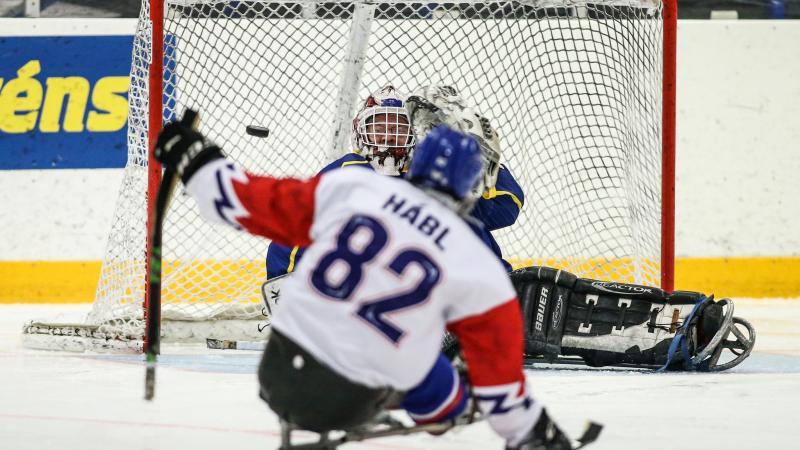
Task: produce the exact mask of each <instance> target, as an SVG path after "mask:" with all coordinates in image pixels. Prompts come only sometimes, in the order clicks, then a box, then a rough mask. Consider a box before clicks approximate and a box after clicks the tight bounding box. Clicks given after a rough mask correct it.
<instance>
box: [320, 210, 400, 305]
mask: <svg viewBox="0 0 800 450" xmlns="http://www.w3.org/2000/svg"><path fill="white" fill-rule="evenodd" d="M361 229H368V230H370V232H371V233H372V237H371V238H370V241H369V243H367V245H365V246H364V248H363V249H362V250H361V251H360V252H356V251H353V250H352V249H351V248H350V238H352V237H353V235H354V234H355V233H356V232H358V231H359V230H361ZM386 241H387V235H386V229H385V228H383V225H381V224H380V222H378V221H377V220H375V219H373V218H372V217H369V216H362V215H357V216H353V218H352V219H350V221H349V222H347V224H346V225H345V226H344V228H343V229H342V231H341V232H340V233H339V237H338V238H337V240H336V248H335V249H333V250H331V251H330V252H328V253H326V254H325V256H323V257H322V259H320V261H319V265H317V268H316V269H314V272H313V273H312V274H311V284H312V285H313V286H314V287H315V288H316V289H317V290H318V291H319V292H320V293H322V294H324V295H326V296H328V297H331V298H335V299H338V300H347V298H348V297H350V295H351V294H352V293H353V291H355V290H356V287H358V284H359V283H360V282H361V276H362V267H363V266H364V264H366V263H368V262H370V261H372V260H373V259H374V258H375V257H376V256H377V255H378V252H380V251H381V250H382V249H383V247H384V246H385V245H386ZM336 261H343V262H345V263H346V264H347V276H346V277H344V279H342V281H340V282H339V283H338V284H335V285H332V284H330V283H329V282H328V279H327V277H326V276H325V274H326V273H327V271H328V269H330V267H331V265H333V263H335V262H336Z"/></svg>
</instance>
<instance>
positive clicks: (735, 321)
mask: <svg viewBox="0 0 800 450" xmlns="http://www.w3.org/2000/svg"><path fill="white" fill-rule="evenodd" d="M719 304H720V305H722V306H723V307H725V317H724V318H723V319H722V325H721V326H720V328H719V330H718V331H717V332H716V334H714V337H712V338H711V340H710V341H709V343H708V344H707V345H706V346H705V347H703V349H702V350H700V352H698V353H697V354H696V355H695V356H693V357H691V359H690V361H689V364H688V365H689V366H690V367H693V369H686V370H687V371H691V370H694V371H698V372H721V371H723V370H728V369H732V368H734V367H736V366H738V365H739V364H741V363H742V361H744V360H745V359H747V357H748V356H750V352H752V351H753V347H754V346H755V343H756V330H755V328H753V325H751V324H750V322H748V321H747V320H745V319H742V318H741V317H734V315H733V302H732V301H731V300H730V299H727V298H726V299H722V300H719ZM731 335H732V336H731ZM730 337H733V339H730ZM725 350H727V351H728V352H729V353H730V354H732V355H733V356H734V358H733V359H731V360H730V361H727V362H724V363H722V364H719V360H720V357H721V356H722V355H723V354H725ZM537 363H538V364H557V365H574V366H584V367H585V366H586V363H585V362H584V361H583V359H581V358H580V357H573V356H559V357H557V358H555V359H549V358H545V357H543V356H533V357H531V356H526V357H525V368H526V369H533V368H536V367H537V366H536V364H537ZM603 367H620V368H625V369H651V370H658V369H661V368H662V365H655V364H653V365H649V364H627V363H619V364H609V365H608V366H603ZM600 369H602V367H600Z"/></svg>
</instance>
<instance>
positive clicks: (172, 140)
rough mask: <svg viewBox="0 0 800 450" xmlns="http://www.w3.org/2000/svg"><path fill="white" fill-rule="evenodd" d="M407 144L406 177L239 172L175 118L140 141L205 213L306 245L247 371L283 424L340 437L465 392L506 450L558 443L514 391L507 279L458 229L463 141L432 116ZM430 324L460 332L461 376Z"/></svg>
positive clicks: (470, 143)
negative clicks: (255, 366) (390, 412)
mask: <svg viewBox="0 0 800 450" xmlns="http://www.w3.org/2000/svg"><path fill="white" fill-rule="evenodd" d="M415 152H416V155H415V157H414V159H413V160H412V162H411V165H410V168H409V170H408V173H407V174H406V178H407V180H406V179H400V178H392V177H386V176H381V175H379V174H377V173H375V172H373V171H353V170H336V171H331V172H328V173H324V174H321V175H317V176H315V177H313V178H311V179H308V180H300V179H292V178H285V179H277V178H272V177H266V176H255V175H252V174H249V173H247V172H245V171H243V170H242V169H241V168H239V167H238V166H237V165H236V164H235V163H233V162H231V161H229V160H227V159H226V158H225V157H224V156H223V153H222V150H221V149H220V148H219V147H217V146H216V145H215V144H213V143H211V142H209V141H207V140H205V139H204V137H203V135H202V134H200V133H199V132H197V131H194V130H193V129H191V128H189V127H188V126H186V125H183V124H181V123H171V124H168V125H166V126H165V127H164V129H163V131H162V132H161V134H160V136H159V138H158V141H157V143H156V149H155V155H156V158H157V159H158V160H159V161H161V162H162V163H163V164H164V165H165V166H166V167H168V168H171V169H173V170H174V171H175V173H176V174H177V175H179V176H180V177H181V179H182V180H183V183H184V184H185V186H186V192H187V193H189V194H190V195H191V196H192V197H193V198H194V199H195V200H196V201H197V204H198V208H199V210H200V213H201V215H202V216H203V217H204V218H206V219H207V220H209V221H211V222H217V223H223V224H227V225H229V226H232V227H234V228H237V229H240V230H244V231H246V232H249V233H252V234H256V235H261V236H265V237H267V238H270V239H273V240H275V241H276V242H279V243H281V244H283V245H287V246H294V245H299V246H303V247H307V250H306V254H305V257H304V258H303V260H302V261H301V262H300V263H298V264H297V267H296V268H295V275H294V276H293V277H290V278H289V279H287V281H286V282H285V283H284V286H283V292H282V296H283V297H285V301H283V302H282V306H281V308H280V309H279V310H278V312H277V314H276V315H275V317H274V320H273V323H272V331H271V337H270V339H269V341H268V344H267V348H266V350H265V351H264V355H263V358H262V361H261V364H260V367H259V380H260V383H261V396H262V398H263V399H264V400H265V401H266V402H267V403H268V404H269V405H270V407H271V408H272V409H273V410H274V411H275V412H276V413H277V414H278V415H279V416H280V417H281V418H282V419H283V420H285V421H288V422H290V423H291V424H294V425H296V426H299V427H301V428H304V429H309V430H313V431H318V432H324V431H327V430H342V429H344V430H347V429H352V428H354V427H359V426H363V425H364V424H365V423H369V421H370V419H371V418H373V417H374V416H375V415H376V414H378V413H379V412H381V411H383V410H384V409H385V408H388V407H397V406H400V407H402V408H404V409H405V410H406V411H407V412H408V413H409V414H410V416H411V417H412V418H414V419H415V420H416V421H417V422H419V423H426V422H442V421H448V420H452V419H453V418H455V417H457V416H459V415H461V414H463V413H464V412H465V410H466V409H467V408H468V405H469V404H470V402H471V401H472V400H471V399H474V401H475V402H476V403H477V406H478V407H479V408H480V410H481V411H482V413H483V415H484V417H485V419H486V420H487V421H488V423H489V425H490V426H491V427H492V428H493V429H494V430H495V432H497V433H498V434H499V435H500V436H502V437H503V438H504V439H505V440H506V443H507V445H506V448H507V449H513V450H532V449H543V450H547V449H555V450H563V449H571V448H572V446H571V444H570V442H569V440H568V439H567V437H566V436H565V435H564V433H562V432H561V430H560V429H559V428H558V427H557V426H556V425H555V424H554V422H553V421H552V420H551V419H550V418H549V417H548V415H547V413H546V412H545V410H544V408H543V406H542V404H541V403H540V402H538V401H536V400H534V399H533V397H532V396H531V394H530V391H529V389H528V387H527V385H526V381H525V377H524V374H523V372H522V354H523V353H522V350H523V349H522V342H523V336H522V319H521V317H520V309H519V304H518V301H517V299H516V295H515V293H514V289H513V287H512V285H511V282H510V281H509V277H508V275H507V273H506V271H505V269H504V267H503V266H502V265H501V263H500V262H499V261H498V259H497V258H496V257H494V255H493V254H492V252H491V251H490V249H488V248H487V247H486V246H485V245H484V244H483V243H482V242H481V241H480V239H479V238H478V237H476V236H475V234H474V233H473V232H472V230H471V229H470V228H469V227H468V226H467V223H466V222H465V218H464V217H465V216H466V215H467V214H468V213H469V211H470V208H471V206H472V205H473V203H474V201H475V199H476V198H477V196H478V195H479V193H480V192H482V191H483V189H482V186H481V183H482V181H483V177H482V176H481V174H482V172H483V165H482V160H481V155H480V150H479V147H478V144H477V142H476V140H475V139H474V138H473V137H470V136H468V135H466V134H463V133H459V132H456V131H454V130H452V129H450V128H448V127H447V126H444V125H441V126H439V127H437V128H435V129H433V130H432V131H431V132H430V133H429V135H428V136H427V137H426V138H425V140H424V141H422V142H421V143H420V144H419V145H418V147H417V149H416V150H415ZM445 328H447V329H448V330H450V331H451V332H452V333H454V334H455V335H456V336H458V338H459V339H460V340H461V343H462V347H463V354H464V355H465V359H466V362H467V364H468V373H467V375H466V376H465V377H464V376H462V375H461V374H459V373H458V372H457V371H456V369H455V368H454V367H453V366H452V365H451V364H450V362H449V361H448V360H447V359H446V358H445V357H444V356H443V355H442V354H440V352H439V343H440V340H441V336H442V334H443V333H444V331H445ZM286 445H288V443H286ZM282 448H285V447H282ZM326 448H327V447H326Z"/></svg>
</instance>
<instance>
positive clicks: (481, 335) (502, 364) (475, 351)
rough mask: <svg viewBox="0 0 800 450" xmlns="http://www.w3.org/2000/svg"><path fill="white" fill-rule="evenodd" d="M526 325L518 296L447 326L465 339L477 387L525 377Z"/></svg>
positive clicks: (473, 378) (464, 344)
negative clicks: (523, 329)
mask: <svg viewBox="0 0 800 450" xmlns="http://www.w3.org/2000/svg"><path fill="white" fill-rule="evenodd" d="M522 326H523V325H522V315H521V314H520V311H519V302H518V301H517V299H516V298H514V299H512V300H509V301H508V302H506V303H503V304H502V305H500V306H496V307H494V308H492V309H490V310H489V311H486V312H484V313H483V314H480V315H477V316H470V317H467V318H465V319H461V320H459V321H457V322H452V323H450V324H448V325H447V329H448V330H449V331H450V332H452V333H453V334H455V335H456V336H457V337H458V339H459V341H460V342H461V348H462V350H463V352H464V357H465V358H466V360H467V367H469V376H470V381H471V382H472V384H473V385H474V386H495V385H501V384H508V383H513V382H516V381H522V380H524V379H525V375H524V374H523V372H522V353H523V350H524V346H523V334H522Z"/></svg>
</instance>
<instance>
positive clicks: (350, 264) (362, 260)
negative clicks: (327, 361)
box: [311, 215, 441, 343]
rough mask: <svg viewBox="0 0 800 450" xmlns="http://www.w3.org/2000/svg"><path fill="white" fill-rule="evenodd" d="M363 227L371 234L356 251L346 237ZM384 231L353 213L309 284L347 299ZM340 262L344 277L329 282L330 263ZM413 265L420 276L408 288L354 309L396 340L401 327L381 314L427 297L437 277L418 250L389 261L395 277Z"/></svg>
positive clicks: (433, 266)
mask: <svg viewBox="0 0 800 450" xmlns="http://www.w3.org/2000/svg"><path fill="white" fill-rule="evenodd" d="M362 229H366V230H369V232H370V233H371V237H370V239H369V242H368V243H366V244H365V245H364V246H363V248H362V249H361V250H360V251H354V250H353V249H352V248H350V240H351V239H352V237H353V235H354V234H356V233H357V232H358V231H359V230H362ZM388 240H389V239H388V233H387V232H386V229H385V228H384V227H383V225H381V223H380V222H379V221H378V220H376V219H374V218H372V217H369V216H364V215H356V216H353V218H352V219H350V221H348V222H347V224H346V225H345V226H344V228H342V231H341V232H340V233H339V236H338V237H337V239H336V248H334V249H333V250H331V251H329V252H328V253H326V254H325V255H323V256H322V258H320V261H319V264H318V265H317V268H316V269H314V271H313V272H312V273H311V284H312V286H314V288H315V289H316V290H317V291H318V292H319V293H321V294H323V295H325V296H327V297H329V298H332V299H335V300H344V301H347V300H350V296H351V295H352V294H353V292H355V290H356V288H357V287H358V285H359V283H361V278H362V277H363V275H364V265H365V264H367V263H368V262H370V261H372V260H373V259H375V257H376V256H378V253H380V251H381V250H383V248H384V247H385V246H386V243H387V242H388ZM337 261H342V262H344V263H345V264H346V265H347V276H345V277H344V278H343V279H342V280H341V281H340V282H339V283H337V284H331V283H330V282H329V281H328V278H327V277H326V273H327V272H328V270H330V268H331V266H332V265H333V264H334V263H335V262H337ZM411 264H416V265H417V266H418V267H419V268H421V269H422V271H423V272H424V276H423V277H422V279H420V281H419V282H418V283H417V285H416V286H415V287H414V288H413V289H411V290H410V291H407V292H404V293H401V294H397V295H393V296H391V297H386V298H381V299H378V300H373V301H370V302H368V303H364V304H363V305H362V306H361V307H360V308H359V309H358V315H359V316H360V317H361V318H362V319H364V320H365V321H367V323H368V324H370V325H371V326H373V327H375V328H376V329H377V330H378V331H380V332H381V333H383V334H384V335H386V337H387V338H389V340H391V341H392V342H395V343H397V342H398V341H400V338H402V337H403V330H401V329H399V328H397V327H396V326H394V325H392V324H391V323H390V322H388V321H387V320H386V318H384V317H383V315H384V314H388V313H391V312H394V311H397V310H400V309H405V308H410V307H412V306H414V305H418V304H420V303H422V302H424V301H425V300H427V299H428V296H429V295H430V293H431V290H433V288H434V286H436V284H437V283H438V282H439V278H441V271H440V269H439V266H437V265H436V263H435V262H433V260H431V259H430V258H429V257H428V256H427V255H425V254H424V253H422V252H420V251H418V250H413V249H409V250H404V251H402V252H401V253H400V254H398V255H397V256H396V257H395V258H394V259H393V260H392V262H391V263H389V270H390V271H392V272H393V273H394V274H396V275H398V276H402V275H403V273H405V270H406V268H407V267H408V266H409V265H411Z"/></svg>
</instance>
